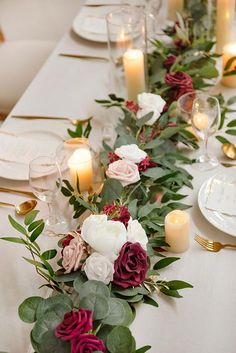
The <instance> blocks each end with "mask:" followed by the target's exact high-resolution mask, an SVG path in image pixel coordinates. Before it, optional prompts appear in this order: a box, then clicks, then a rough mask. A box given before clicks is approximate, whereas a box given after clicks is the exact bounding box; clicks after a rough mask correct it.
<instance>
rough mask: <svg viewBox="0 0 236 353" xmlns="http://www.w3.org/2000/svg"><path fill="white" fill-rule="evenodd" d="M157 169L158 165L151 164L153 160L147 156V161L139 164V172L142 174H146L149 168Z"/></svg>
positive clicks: (144, 160)
mask: <svg viewBox="0 0 236 353" xmlns="http://www.w3.org/2000/svg"><path fill="white" fill-rule="evenodd" d="M154 167H157V163H155V162H151V159H150V157H149V156H147V157H146V158H145V159H143V160H142V161H141V162H140V163H139V164H138V170H139V171H140V172H144V171H145V170H147V169H148V168H154Z"/></svg>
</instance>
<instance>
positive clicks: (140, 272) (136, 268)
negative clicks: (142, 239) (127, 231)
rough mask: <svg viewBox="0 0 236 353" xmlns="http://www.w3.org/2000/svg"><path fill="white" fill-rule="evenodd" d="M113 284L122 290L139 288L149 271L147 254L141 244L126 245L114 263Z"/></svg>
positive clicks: (128, 243)
mask: <svg viewBox="0 0 236 353" xmlns="http://www.w3.org/2000/svg"><path fill="white" fill-rule="evenodd" d="M114 269H115V273H114V277H113V283H115V284H117V285H118V286H120V287H122V288H128V287H131V286H134V287H136V286H138V285H139V284H141V283H142V282H143V281H144V279H145V276H146V273H147V270H148V262H147V253H146V251H145V250H144V249H143V248H142V246H141V245H140V244H139V243H130V242H127V243H125V244H124V245H123V246H122V248H121V250H120V253H119V256H118V258H117V259H116V261H115V263H114Z"/></svg>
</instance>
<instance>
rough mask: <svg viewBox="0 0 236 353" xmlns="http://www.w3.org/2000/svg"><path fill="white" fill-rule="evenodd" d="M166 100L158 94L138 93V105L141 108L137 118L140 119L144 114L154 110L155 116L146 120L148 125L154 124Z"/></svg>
mask: <svg viewBox="0 0 236 353" xmlns="http://www.w3.org/2000/svg"><path fill="white" fill-rule="evenodd" d="M165 104H166V102H165V101H164V99H162V98H161V96H159V95H158V94H153V93H141V94H138V106H139V107H140V109H139V110H138V112H137V118H138V119H140V118H142V117H143V116H144V115H146V114H148V113H150V112H153V116H152V118H151V119H150V120H148V121H147V122H146V125H153V124H154V123H155V122H156V121H157V119H158V118H159V117H160V115H161V112H162V111H163V108H164V106H165Z"/></svg>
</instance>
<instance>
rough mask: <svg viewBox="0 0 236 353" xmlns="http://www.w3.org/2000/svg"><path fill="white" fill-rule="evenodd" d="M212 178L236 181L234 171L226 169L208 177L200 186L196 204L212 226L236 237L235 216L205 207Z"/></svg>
mask: <svg viewBox="0 0 236 353" xmlns="http://www.w3.org/2000/svg"><path fill="white" fill-rule="evenodd" d="M214 178H217V179H221V180H222V181H225V182H232V181H236V174H235V171H232V170H231V171H230V170H227V171H225V173H224V175H223V174H216V175H214V176H213V177H211V178H210V179H208V180H206V181H205V183H204V184H203V185H202V186H201V188H200V190H199V193H198V206H199V208H200V211H201V213H202V215H203V216H204V217H205V218H206V220H207V221H208V222H210V223H211V224H212V225H213V226H214V227H216V228H217V229H219V230H221V231H222V232H225V233H227V234H230V235H232V236H234V237H236V216H228V215H225V214H223V213H220V212H218V211H213V210H209V209H207V208H206V207H205V205H206V201H207V196H208V193H209V191H210V186H211V183H212V180H213V179H214Z"/></svg>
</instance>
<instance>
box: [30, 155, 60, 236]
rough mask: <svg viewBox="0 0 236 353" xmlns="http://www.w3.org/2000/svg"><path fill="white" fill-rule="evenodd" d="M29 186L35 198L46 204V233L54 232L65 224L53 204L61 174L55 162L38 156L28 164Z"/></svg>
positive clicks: (58, 189) (50, 158)
mask: <svg viewBox="0 0 236 353" xmlns="http://www.w3.org/2000/svg"><path fill="white" fill-rule="evenodd" d="M29 184H30V186H31V188H32V191H33V193H34V194H35V196H36V197H37V198H38V199H39V200H41V201H44V202H46V203H47V205H48V209H49V215H48V217H47V219H46V221H45V225H46V231H47V229H48V232H50V231H51V232H54V231H58V230H59V229H60V225H62V224H65V220H64V219H63V218H62V217H60V215H58V212H57V211H56V207H55V202H56V197H57V195H58V193H59V191H60V188H61V173H60V170H59V167H58V165H57V163H56V161H55V160H54V159H53V158H52V157H49V156H39V157H37V158H35V159H33V160H32V161H31V162H30V164H29Z"/></svg>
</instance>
